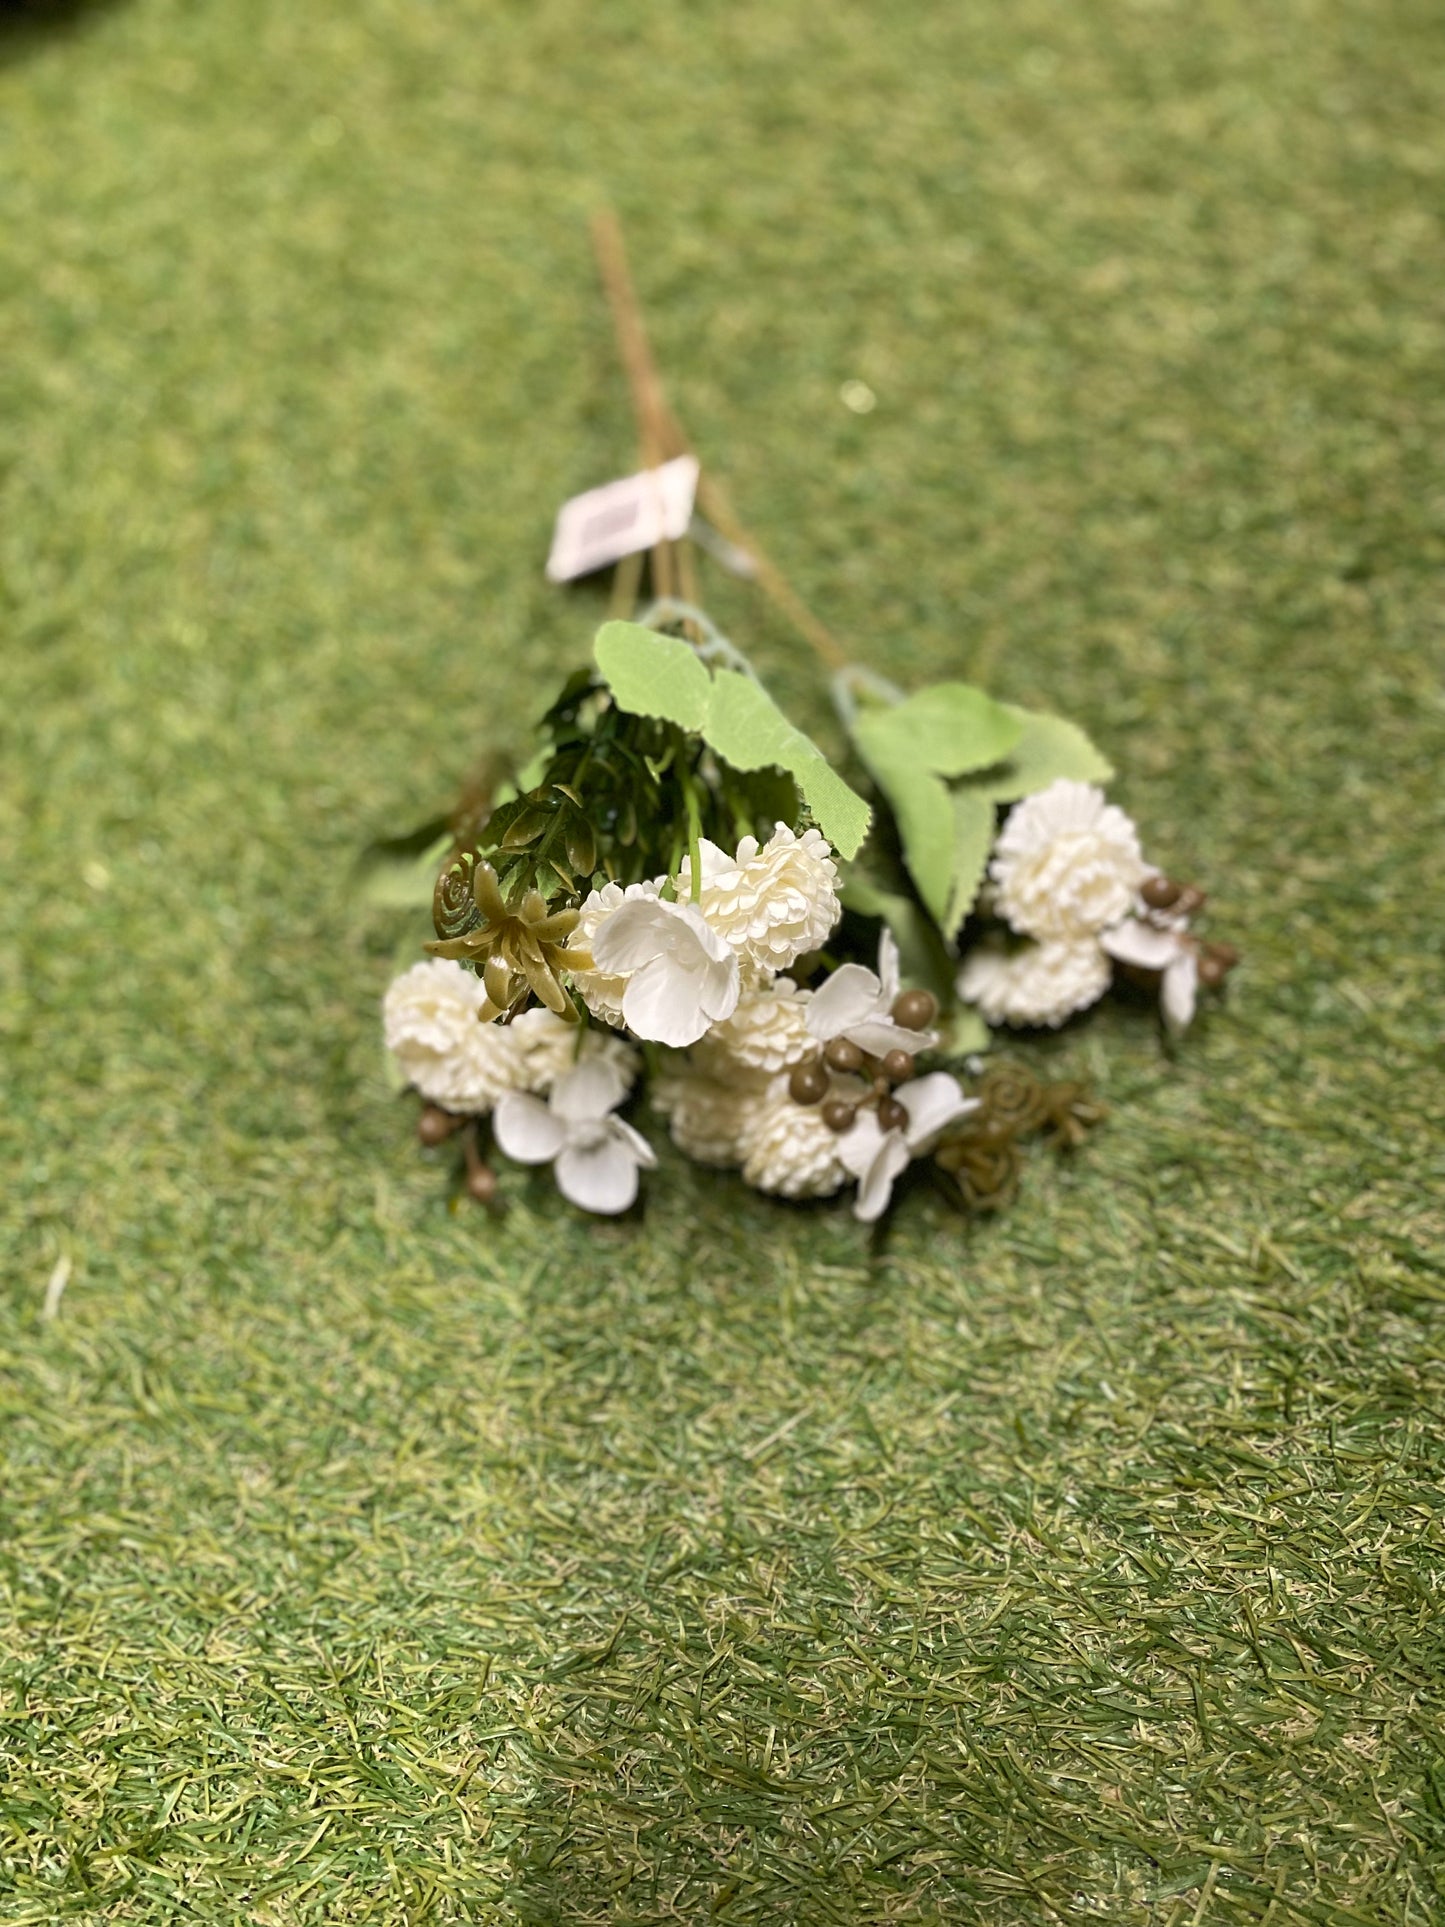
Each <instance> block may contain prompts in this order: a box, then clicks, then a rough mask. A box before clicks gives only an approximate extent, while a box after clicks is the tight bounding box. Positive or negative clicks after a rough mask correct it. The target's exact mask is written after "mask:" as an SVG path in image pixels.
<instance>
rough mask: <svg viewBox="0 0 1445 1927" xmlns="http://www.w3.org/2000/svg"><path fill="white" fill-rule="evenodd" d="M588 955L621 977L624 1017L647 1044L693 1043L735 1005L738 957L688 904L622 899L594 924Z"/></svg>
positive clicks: (605, 971)
mask: <svg viewBox="0 0 1445 1927" xmlns="http://www.w3.org/2000/svg"><path fill="white" fill-rule="evenodd" d="M592 958H593V962H594V963H595V964H596V966H597V968H598V969H599V970H600V971H602V972H603V974H604V975H606V976H612V977H621V978H623V979H624V980H625V982H624V988H623V992H622V1017H623V1021H624V1022H625V1023H626V1025H627V1027H628V1029H629V1030H631V1031H632V1032H633V1033H634V1034H635V1035H636V1036H638V1037H643V1038H646V1039H647V1040H648V1041H649V1042H651V1043H655V1044H671V1045H673V1046H674V1048H677V1049H681V1048H682V1047H684V1046H685V1045H688V1044H695V1043H696V1042H697V1040H698V1038H699V1037H701V1036H702V1035H703V1034H704V1032H705V1031H708V1030H710V1029H711V1027H712V1026H713V1025H714V1024H717V1023H721V1022H722V1021H723V1019H724V1018H726V1017H731V1016H732V1014H733V1012H734V1010H736V1008H737V1002H738V994H739V991H740V988H741V984H740V977H739V970H738V960H737V957H736V955H735V954H734V953H733V951H732V950H731V948H730V947H729V946H728V944H727V943H726V942H725V941H724V939H723V938H722V937H721V936H719V935H718V933H717V931H715V930H714V929H712V928H711V926H710V925H709V924H708V923H707V922H706V920H705V919H704V918H703V915H702V913H701V911H699V910H698V908H697V907H696V905H695V904H691V903H666V902H664V901H663V900H662V899H661V898H660V897H645V896H639V897H633V898H631V900H630V901H626V902H623V903H622V904H620V905H618V907H617V908H616V909H614V910H612V911H611V912H610V913H609V914H608V915H607V916H605V917H604V918H603V919H602V921H601V922H600V923H599V924H598V926H597V931H596V934H595V936H594V937H593V939H592Z"/></svg>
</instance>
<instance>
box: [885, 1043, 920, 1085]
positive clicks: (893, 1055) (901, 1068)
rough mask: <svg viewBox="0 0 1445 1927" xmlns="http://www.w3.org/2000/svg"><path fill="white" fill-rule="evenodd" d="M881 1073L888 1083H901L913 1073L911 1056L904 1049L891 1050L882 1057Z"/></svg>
mask: <svg viewBox="0 0 1445 1927" xmlns="http://www.w3.org/2000/svg"><path fill="white" fill-rule="evenodd" d="M883 1075H884V1076H885V1077H886V1078H887V1079H888V1082H889V1083H890V1084H901V1083H902V1082H903V1080H904V1079H905V1078H906V1077H912V1075H913V1058H912V1056H911V1054H910V1053H909V1052H908V1051H906V1050H891V1051H889V1052H888V1053H887V1054H886V1055H885V1057H884V1059H883Z"/></svg>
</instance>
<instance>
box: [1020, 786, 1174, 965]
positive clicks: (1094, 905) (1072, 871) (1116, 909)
mask: <svg viewBox="0 0 1445 1927" xmlns="http://www.w3.org/2000/svg"><path fill="white" fill-rule="evenodd" d="M1144 874H1145V865H1144V857H1143V853H1142V851H1141V850H1140V848H1139V834H1138V831H1137V830H1136V829H1135V828H1134V825H1133V824H1132V823H1131V822H1130V820H1129V818H1128V817H1127V816H1126V815H1125V814H1124V812H1123V811H1122V810H1121V809H1120V808H1119V807H1118V806H1117V804H1114V803H1108V802H1106V801H1105V800H1104V792H1103V791H1102V790H1100V789H1096V788H1094V786H1093V785H1092V784H1090V783H1074V782H1070V781H1069V780H1068V779H1067V778H1063V777H1061V778H1060V779H1059V780H1058V781H1057V782H1056V783H1050V784H1049V786H1048V788H1047V789H1042V790H1040V791H1039V792H1038V793H1037V794H1036V795H1034V796H1030V797H1026V798H1025V800H1024V801H1023V802H1022V803H1019V804H1016V805H1015V807H1014V808H1013V809H1012V810H1011V811H1010V812H1009V817H1008V821H1007V822H1006V823H1005V824H1004V826H1003V829H1002V831H1001V832H1000V835H999V839H998V842H997V843H996V844H995V845H994V853H993V860H992V862H991V863H990V864H989V875H990V877H991V879H992V881H993V888H994V898H993V901H994V908H995V909H996V910H997V912H998V914H999V915H1000V916H1001V917H1003V918H1005V919H1006V920H1007V921H1008V922H1009V923H1010V924H1012V925H1013V927H1014V929H1015V930H1018V931H1020V932H1022V933H1023V934H1024V935H1025V936H1030V937H1037V938H1039V939H1040V940H1041V941H1043V942H1055V943H1057V942H1067V941H1069V940H1071V939H1075V940H1076V939H1078V938H1080V937H1094V936H1097V935H1098V934H1099V932H1100V931H1101V930H1105V929H1107V928H1108V927H1109V925H1110V924H1111V923H1117V922H1118V921H1119V919H1120V918H1121V917H1125V916H1127V915H1128V914H1129V911H1130V909H1131V907H1132V905H1133V902H1134V893H1135V891H1136V890H1137V889H1138V888H1139V885H1140V883H1141V882H1142V881H1143V878H1144Z"/></svg>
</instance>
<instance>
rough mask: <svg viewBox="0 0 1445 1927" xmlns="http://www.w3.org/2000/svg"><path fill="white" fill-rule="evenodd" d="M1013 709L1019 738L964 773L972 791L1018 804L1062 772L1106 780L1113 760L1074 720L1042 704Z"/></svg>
mask: <svg viewBox="0 0 1445 1927" xmlns="http://www.w3.org/2000/svg"><path fill="white" fill-rule="evenodd" d="M1011 713H1012V714H1013V715H1014V716H1016V717H1017V718H1018V720H1019V723H1020V726H1021V729H1020V735H1019V738H1018V741H1017V742H1016V743H1015V744H1014V746H1013V748H1012V749H1011V750H1010V751H1009V752H1008V755H1007V757H1006V758H1005V759H1004V760H1003V761H1001V762H1000V763H998V764H997V766H996V767H994V768H990V769H980V770H979V772H978V774H977V775H975V776H970V777H969V778H968V781H967V785H966V787H967V788H968V789H970V790H972V791H973V792H974V793H975V794H976V795H979V796H986V797H987V798H988V799H989V801H990V802H993V803H1017V802H1018V801H1019V799H1020V798H1021V797H1024V796H1032V795H1033V794H1034V793H1035V791H1037V790H1042V789H1047V788H1048V786H1049V784H1050V783H1056V782H1058V780H1059V778H1060V777H1068V778H1069V779H1070V780H1071V781H1072V782H1075V783H1107V782H1108V781H1109V780H1110V778H1111V777H1112V776H1113V774H1114V767H1113V765H1112V764H1111V763H1110V762H1109V761H1108V759H1107V758H1106V757H1104V756H1101V755H1100V753H1099V751H1098V750H1097V749H1095V747H1094V745H1093V744H1092V743H1091V742H1090V741H1089V739H1088V737H1087V736H1086V735H1085V734H1084V732H1083V730H1082V729H1080V728H1079V726H1078V724H1077V723H1071V722H1066V721H1065V719H1064V718H1063V717H1062V716H1050V715H1049V714H1047V712H1046V711H1044V710H1040V709H1013V710H1012V711H1011Z"/></svg>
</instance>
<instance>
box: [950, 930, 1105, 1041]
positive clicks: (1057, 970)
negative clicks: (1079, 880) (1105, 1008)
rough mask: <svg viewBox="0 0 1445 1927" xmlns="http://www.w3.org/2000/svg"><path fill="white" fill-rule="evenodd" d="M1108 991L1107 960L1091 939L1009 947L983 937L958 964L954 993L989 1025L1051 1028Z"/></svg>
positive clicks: (1054, 1027)
mask: <svg viewBox="0 0 1445 1927" xmlns="http://www.w3.org/2000/svg"><path fill="white" fill-rule="evenodd" d="M1108 988H1109V959H1108V958H1107V957H1106V956H1105V955H1104V952H1103V950H1102V949H1101V948H1100V947H1099V942H1098V940H1097V938H1093V937H1086V938H1084V939H1083V940H1082V941H1076V942H1073V943H1023V944H1015V945H1009V944H1007V943H1005V942H1004V941H1003V940H1002V939H999V938H986V939H985V940H984V941H983V942H982V943H980V944H977V945H976V946H975V947H974V948H973V949H972V950H970V951H969V953H968V955H967V956H966V957H965V958H964V960H963V968H962V969H961V970H960V971H959V973H958V994H959V996H960V997H961V998H962V999H963V1001H964V1002H965V1003H966V1004H974V1005H976V1006H977V1008H978V1010H979V1012H980V1014H981V1015H982V1016H983V1017H984V1018H985V1019H986V1020H987V1022H989V1023H990V1024H1013V1025H1016V1026H1026V1025H1031V1024H1041V1025H1047V1026H1048V1028H1049V1029H1050V1030H1057V1029H1058V1027H1059V1025H1060V1024H1062V1023H1063V1022H1064V1021H1065V1020H1066V1019H1067V1018H1069V1017H1072V1016H1073V1014H1074V1012H1075V1011H1076V1010H1085V1009H1087V1008H1088V1006H1089V1005H1090V1004H1093V1003H1097V1002H1098V1000H1099V998H1100V997H1102V996H1103V994H1104V992H1105V991H1106V990H1107V989H1108Z"/></svg>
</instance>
